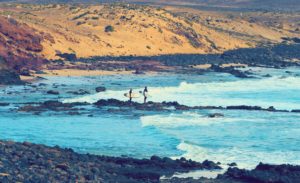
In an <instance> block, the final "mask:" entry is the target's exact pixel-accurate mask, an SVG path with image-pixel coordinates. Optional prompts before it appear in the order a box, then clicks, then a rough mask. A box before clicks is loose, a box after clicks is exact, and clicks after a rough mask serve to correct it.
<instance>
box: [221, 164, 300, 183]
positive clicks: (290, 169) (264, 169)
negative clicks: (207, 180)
mask: <svg viewBox="0 0 300 183" xmlns="http://www.w3.org/2000/svg"><path fill="white" fill-rule="evenodd" d="M217 179H218V180H233V181H237V180H239V181H242V182H259V183H278V182H282V183H297V182H300V166H293V165H268V164H262V163H260V164H259V165H258V166H257V167H256V168H255V169H254V170H244V169H238V168H229V169H228V170H227V172H226V173H225V174H224V175H219V176H218V178H217Z"/></svg>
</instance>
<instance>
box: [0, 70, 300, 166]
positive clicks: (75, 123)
mask: <svg viewBox="0 0 300 183" xmlns="http://www.w3.org/2000/svg"><path fill="white" fill-rule="evenodd" d="M287 70H288V71H289V72H286V71H287ZM287 70H275V69H261V68H253V69H252V71H253V72H255V73H256V78H253V79H237V78H235V77H233V76H231V75H228V74H216V73H209V74H205V75H174V74H169V75H166V74H163V75H151V76H145V75H141V76H129V75H124V76H98V77H97V76H95V77H50V78H47V79H48V80H45V81H41V83H46V84H47V85H46V86H38V87H37V88H40V89H35V87H30V86H26V87H23V86H18V87H16V86H14V87H6V88H3V87H2V88H0V100H1V102H9V103H12V104H11V105H10V106H8V107H0V139H12V140H15V141H25V140H26V141H31V142H35V143H43V144H47V145H60V146H62V147H70V148H73V149H75V150H76V151H78V152H81V153H86V152H89V153H95V154H104V155H111V156H120V155H125V156H131V157H138V158H143V157H150V156H151V155H154V154H156V155H160V156H168V157H174V158H176V157H181V156H184V157H187V158H191V159H193V160H197V161H203V160H205V159H209V160H213V161H216V162H217V161H219V162H221V163H222V164H223V165H226V164H227V163H231V162H236V163H237V164H238V165H239V167H245V168H253V167H254V166H255V165H256V164H258V163H259V162H261V161H262V162H265V163H275V164H281V163H291V164H300V146H299V144H300V120H299V119H300V114H299V113H281V112H278V113H272V112H263V111H240V110H230V111H225V110H193V111H188V112H178V111H177V112H176V111H173V112H141V111H118V112H111V111H110V112H109V111H107V110H105V109H98V108H95V107H92V106H89V107H87V109H86V110H85V111H84V112H83V113H82V114H81V115H75V116H70V115H67V114H65V113H64V112H60V113H54V112H47V113H43V114H41V115H34V114H28V113H20V112H17V111H16V110H15V109H16V108H17V107H18V106H20V105H21V103H24V102H37V101H45V100H50V99H57V100H61V101H64V102H76V101H82V102H90V103H93V102H96V101H97V100H99V99H102V98H103V99H105V98H116V99H120V100H126V98H124V97H123V94H124V93H126V92H127V91H128V89H129V88H133V89H134V91H135V92H136V93H138V92H139V91H140V90H142V88H143V87H144V86H148V87H149V91H150V95H151V98H149V99H150V100H151V101H164V100H165V101H178V102H179V103H181V104H185V105H189V106H196V105H214V106H228V105H258V106H262V107H269V106H274V107H275V108H277V109H288V110H291V109H300V77H299V74H300V71H298V69H296V68H290V69H287ZM267 73H269V74H270V75H271V76H272V77H263V75H265V74H267ZM38 84H39V83H36V84H34V85H38ZM97 86H105V87H106V88H107V89H108V91H106V92H103V93H95V91H94V90H95V87H97ZM49 89H53V90H58V91H60V93H61V95H60V96H59V97H58V96H51V95H47V94H45V93H46V91H47V90H49ZM79 89H85V90H88V91H90V92H91V94H89V95H85V96H76V95H72V94H69V93H68V91H77V90H79ZM136 100H137V101H142V98H138V99H136ZM211 113H222V114H224V117H222V118H208V117H207V116H208V114H211ZM91 115H92V116H91ZM89 116H90V117H89Z"/></svg>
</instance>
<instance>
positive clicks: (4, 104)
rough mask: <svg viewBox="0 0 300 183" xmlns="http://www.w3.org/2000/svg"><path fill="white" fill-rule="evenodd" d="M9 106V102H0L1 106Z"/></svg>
mask: <svg viewBox="0 0 300 183" xmlns="http://www.w3.org/2000/svg"><path fill="white" fill-rule="evenodd" d="M5 106H9V103H0V107H5Z"/></svg>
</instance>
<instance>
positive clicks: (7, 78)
mask: <svg viewBox="0 0 300 183" xmlns="http://www.w3.org/2000/svg"><path fill="white" fill-rule="evenodd" d="M23 84H25V82H23V81H22V80H21V78H20V76H19V75H18V74H17V73H16V72H14V71H10V70H6V69H4V70H0V85H23Z"/></svg>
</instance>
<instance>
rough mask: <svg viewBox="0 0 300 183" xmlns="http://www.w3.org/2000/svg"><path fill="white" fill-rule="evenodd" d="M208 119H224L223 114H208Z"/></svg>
mask: <svg viewBox="0 0 300 183" xmlns="http://www.w3.org/2000/svg"><path fill="white" fill-rule="evenodd" d="M208 117H210V118H220V117H224V114H221V113H213V114H209V115H208Z"/></svg>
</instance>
